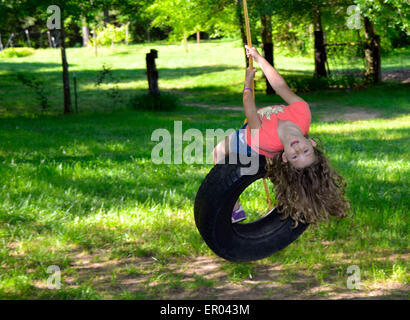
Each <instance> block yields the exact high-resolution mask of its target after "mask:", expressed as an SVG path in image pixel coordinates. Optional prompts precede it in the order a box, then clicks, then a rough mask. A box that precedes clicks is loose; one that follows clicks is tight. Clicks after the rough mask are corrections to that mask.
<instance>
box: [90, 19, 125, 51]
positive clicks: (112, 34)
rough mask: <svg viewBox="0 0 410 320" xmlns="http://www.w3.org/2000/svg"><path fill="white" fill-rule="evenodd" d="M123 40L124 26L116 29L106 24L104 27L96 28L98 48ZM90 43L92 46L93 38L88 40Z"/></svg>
mask: <svg viewBox="0 0 410 320" xmlns="http://www.w3.org/2000/svg"><path fill="white" fill-rule="evenodd" d="M124 40H125V26H121V27H116V26H114V25H112V24H109V23H108V24H107V26H106V27H99V28H97V44H98V45H100V46H110V45H112V44H113V43H119V42H123V41H124ZM90 42H91V44H92V45H94V39H93V38H90Z"/></svg>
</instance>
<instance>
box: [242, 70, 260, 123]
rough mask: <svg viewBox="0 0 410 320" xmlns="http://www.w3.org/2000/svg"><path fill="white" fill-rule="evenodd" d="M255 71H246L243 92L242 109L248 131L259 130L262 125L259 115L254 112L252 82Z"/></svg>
mask: <svg viewBox="0 0 410 320" xmlns="http://www.w3.org/2000/svg"><path fill="white" fill-rule="evenodd" d="M255 72H256V69H253V70H251V69H249V68H247V69H246V77H245V86H244V90H243V108H244V110H245V115H246V119H247V121H248V126H249V129H259V128H260V127H261V125H262V123H261V120H260V118H259V114H258V112H257V110H256V105H255V98H254V96H253V90H252V82H253V79H254V77H255Z"/></svg>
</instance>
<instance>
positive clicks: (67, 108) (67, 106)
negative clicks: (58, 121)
mask: <svg viewBox="0 0 410 320" xmlns="http://www.w3.org/2000/svg"><path fill="white" fill-rule="evenodd" d="M59 38H60V48H61V62H62V65H63V90H64V114H67V113H71V112H72V108H71V95H70V78H69V74H68V63H67V56H66V52H65V30H64V19H61V29H60V37H59Z"/></svg>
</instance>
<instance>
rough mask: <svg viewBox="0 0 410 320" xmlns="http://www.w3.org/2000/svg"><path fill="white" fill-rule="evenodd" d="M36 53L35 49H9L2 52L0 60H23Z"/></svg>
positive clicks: (0, 52)
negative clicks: (22, 58)
mask: <svg viewBox="0 0 410 320" xmlns="http://www.w3.org/2000/svg"><path fill="white" fill-rule="evenodd" d="M34 53H35V50H34V49H33V48H7V49H4V50H3V51H0V58H21V57H27V56H31V55H33V54H34Z"/></svg>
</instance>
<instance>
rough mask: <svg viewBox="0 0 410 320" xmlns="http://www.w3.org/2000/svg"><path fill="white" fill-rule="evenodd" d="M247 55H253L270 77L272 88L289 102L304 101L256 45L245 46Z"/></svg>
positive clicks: (267, 76)
mask: <svg viewBox="0 0 410 320" xmlns="http://www.w3.org/2000/svg"><path fill="white" fill-rule="evenodd" d="M245 49H246V55H247V56H248V57H249V56H251V57H252V58H253V60H254V61H256V62H257V63H258V64H259V66H260V67H261V69H262V71H263V73H264V74H265V76H266V78H267V79H268V81H269V83H270V85H271V86H272V88H273V89H274V90H275V91H276V93H277V94H278V95H279V96H280V97H281V98H282V99H283V100H285V102H286V103H287V104H291V103H292V102H295V101H303V99H302V98H301V97H299V96H297V95H296V94H295V93H294V92H293V91H292V90H290V88H289V86H288V85H287V83H286V81H285V79H283V77H282V76H281V75H280V74H279V72H278V71H277V70H276V69H275V68H274V67H272V65H271V64H270V63H269V62H268V61H266V59H265V58H264V57H262V56H261V55H260V54H259V52H258V51H257V50H256V48H255V47H251V48H250V47H248V46H245Z"/></svg>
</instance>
